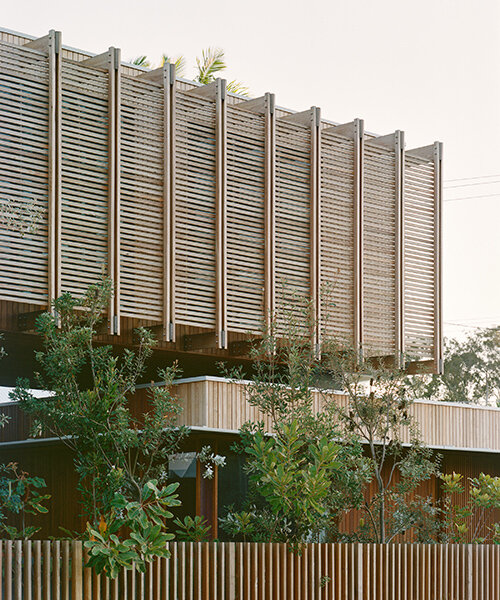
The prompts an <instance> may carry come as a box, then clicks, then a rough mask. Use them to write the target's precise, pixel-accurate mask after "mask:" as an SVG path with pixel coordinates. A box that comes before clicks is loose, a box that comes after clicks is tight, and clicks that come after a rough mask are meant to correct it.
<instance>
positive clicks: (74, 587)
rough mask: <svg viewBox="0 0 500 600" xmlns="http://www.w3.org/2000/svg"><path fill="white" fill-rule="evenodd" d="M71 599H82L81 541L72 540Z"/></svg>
mask: <svg viewBox="0 0 500 600" xmlns="http://www.w3.org/2000/svg"><path fill="white" fill-rule="evenodd" d="M71 555H72V561H71V600H82V598H83V593H82V592H83V586H82V582H83V580H82V569H83V560H82V559H83V549H82V542H79V541H76V540H73V541H72V542H71Z"/></svg>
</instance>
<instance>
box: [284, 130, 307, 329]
mask: <svg viewBox="0 0 500 600" xmlns="http://www.w3.org/2000/svg"><path fill="white" fill-rule="evenodd" d="M310 211H311V129H310V128H309V127H304V126H301V125H297V124H295V123H287V122H283V121H280V120H279V119H278V120H277V121H276V249H275V256H276V259H275V260H276V265H275V274H276V284H275V285H276V310H277V313H278V315H279V317H282V316H283V312H285V313H286V314H287V315H288V314H289V317H290V318H291V319H292V320H295V319H300V320H302V319H303V311H304V308H305V307H306V306H307V304H308V302H309V299H310V292H311V288H310V251H311V241H310V240H311V232H310Z"/></svg>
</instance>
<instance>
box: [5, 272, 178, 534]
mask: <svg viewBox="0 0 500 600" xmlns="http://www.w3.org/2000/svg"><path fill="white" fill-rule="evenodd" d="M110 295H111V285H110V282H109V281H107V280H104V282H103V283H102V284H101V285H95V286H91V287H90V288H89V289H88V291H87V293H86V294H85V296H84V297H83V298H74V297H73V296H71V295H70V294H68V293H66V294H63V295H62V296H61V297H60V298H58V299H57V300H55V302H54V313H45V314H42V315H41V316H40V317H39V319H38V322H37V328H38V331H39V332H40V334H41V335H42V337H43V342H44V348H43V350H41V351H40V352H38V353H37V355H36V358H37V361H38V363H39V364H40V366H41V371H40V373H39V374H37V381H38V384H39V385H40V386H41V387H42V388H43V389H47V390H50V391H51V392H52V394H51V395H49V396H47V397H43V398H37V397H35V396H34V395H33V394H32V393H31V392H30V390H29V382H28V381H22V382H19V385H18V386H17V388H16V390H15V392H14V393H13V394H12V397H13V399H14V400H18V401H19V402H20V404H21V407H22V408H23V410H25V411H26V412H28V413H29V414H30V415H31V416H32V417H33V418H34V420H35V424H36V425H37V426H38V427H41V428H42V430H43V431H44V432H46V433H50V434H52V435H54V436H57V437H58V438H59V439H60V440H62V441H63V442H64V444H66V445H67V446H69V448H71V450H73V456H74V462H75V467H76V471H77V473H78V476H79V489H80V492H81V493H82V497H83V505H84V509H85V512H86V514H87V515H88V516H89V518H90V520H91V524H92V526H97V524H98V523H99V522H100V519H101V517H102V516H103V515H107V514H109V513H110V511H112V510H113V507H114V501H115V494H117V493H119V494H121V495H122V496H123V497H124V498H125V499H126V500H127V501H130V502H142V501H143V494H144V491H145V490H147V489H148V488H147V484H148V482H149V481H151V480H154V479H157V480H158V481H159V482H160V484H163V483H164V482H165V479H166V476H167V473H166V471H165V466H164V465H165V463H166V461H167V457H168V455H169V454H170V453H172V452H174V451H176V450H177V448H178V445H179V443H180V441H181V440H182V439H183V437H184V436H185V435H186V434H187V430H186V429H185V428H183V427H180V428H178V427H176V418H177V415H178V414H179V412H180V410H181V409H180V407H179V405H178V402H177V399H176V398H175V396H174V395H173V394H172V392H171V389H170V384H172V381H173V379H174V378H175V377H176V376H177V374H178V373H179V370H178V368H177V366H176V365H174V366H172V367H168V368H166V369H165V370H163V371H162V372H161V373H160V377H161V378H162V379H163V380H164V381H165V382H166V386H165V387H152V388H151V390H150V395H149V397H148V399H147V403H146V404H147V405H146V407H145V410H144V414H140V415H138V416H136V415H135V413H134V411H133V409H132V407H131V405H130V397H131V394H132V393H133V392H134V390H135V386H136V384H137V382H138V380H139V378H140V377H141V376H142V375H143V374H144V371H145V366H146V361H147V359H148V358H149V357H150V355H151V353H152V349H153V347H154V345H155V340H154V339H153V337H152V334H151V333H150V331H148V330H147V329H139V330H137V332H136V333H137V339H138V347H137V350H134V351H132V350H129V349H126V350H124V352H123V354H122V355H115V354H114V353H113V351H112V348H111V347H110V346H97V345H95V343H94V337H95V333H96V327H97V325H98V323H99V322H100V320H101V318H102V315H103V314H105V311H106V309H107V306H108V302H109V299H110ZM84 376H86V377H87V378H88V380H89V381H90V383H88V384H87V385H85V384H83V383H82V381H84V380H85V378H84ZM136 412H139V413H140V412H142V411H136Z"/></svg>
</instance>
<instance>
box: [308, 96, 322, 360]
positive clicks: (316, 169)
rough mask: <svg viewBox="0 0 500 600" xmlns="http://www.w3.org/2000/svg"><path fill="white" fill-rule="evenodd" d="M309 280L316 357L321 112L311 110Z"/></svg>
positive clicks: (318, 348) (316, 109) (317, 344)
mask: <svg viewBox="0 0 500 600" xmlns="http://www.w3.org/2000/svg"><path fill="white" fill-rule="evenodd" d="M310 241H311V248H310V253H311V255H310V261H311V262H310V278H311V302H312V307H311V308H312V326H313V332H312V333H313V335H312V344H313V350H314V352H315V354H316V355H319V352H320V345H321V264H320V263H321V254H320V248H321V111H320V109H319V108H317V107H313V108H312V109H311V228H310Z"/></svg>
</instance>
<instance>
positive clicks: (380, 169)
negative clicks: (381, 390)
mask: <svg viewBox="0 0 500 600" xmlns="http://www.w3.org/2000/svg"><path fill="white" fill-rule="evenodd" d="M363 168H364V186H363V214H362V219H363V256H362V263H363V267H362V296H363V315H362V319H363V326H362V327H363V346H364V348H365V349H366V350H367V352H368V353H369V354H376V355H389V354H395V352H396V304H397V299H396V294H397V292H396V277H397V272H396V270H397V264H396V263H397V256H396V254H397V248H396V242H397V239H396V220H397V205H396V154H395V151H394V149H388V148H386V147H382V146H378V145H375V144H374V143H369V142H368V141H367V142H365V149H364V156H363Z"/></svg>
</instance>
